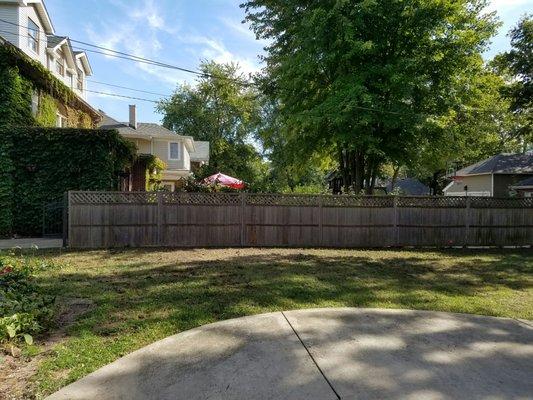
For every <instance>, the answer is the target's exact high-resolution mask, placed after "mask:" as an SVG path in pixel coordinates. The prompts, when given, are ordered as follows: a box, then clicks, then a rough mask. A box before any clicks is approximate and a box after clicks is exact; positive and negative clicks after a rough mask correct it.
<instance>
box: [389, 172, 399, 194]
mask: <svg viewBox="0 0 533 400" xmlns="http://www.w3.org/2000/svg"><path fill="white" fill-rule="evenodd" d="M399 173H400V166H399V165H396V166H394V170H393V173H392V180H391V183H390V191H391V192H394V188H396V182H397V181H398V174H399Z"/></svg>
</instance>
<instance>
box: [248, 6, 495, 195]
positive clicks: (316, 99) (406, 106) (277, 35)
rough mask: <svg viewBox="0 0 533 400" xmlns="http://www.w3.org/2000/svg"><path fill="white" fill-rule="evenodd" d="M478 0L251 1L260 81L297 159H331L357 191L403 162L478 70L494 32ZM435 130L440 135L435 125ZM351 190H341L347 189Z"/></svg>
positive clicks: (369, 186)
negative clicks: (260, 43) (261, 64)
mask: <svg viewBox="0 0 533 400" xmlns="http://www.w3.org/2000/svg"><path fill="white" fill-rule="evenodd" d="M486 3H487V2H486V1H484V0H403V1H400V0H248V1H246V2H245V3H244V4H243V5H242V6H243V7H244V9H245V11H246V14H247V17H246V18H247V20H248V21H249V22H250V23H251V26H252V29H253V30H254V31H255V33H256V35H257V36H258V37H260V38H264V39H267V40H269V41H270V42H271V44H270V45H269V46H268V47H267V48H266V50H267V55H266V56H265V61H266V67H265V69H264V74H263V79H262V85H263V89H264V91H265V93H266V94H268V95H270V96H271V97H272V98H275V99H276V100H277V101H278V102H279V104H280V113H281V117H282V119H283V135H284V139H285V140H286V142H287V143H296V145H293V146H292V148H295V149H297V151H298V152H299V153H300V154H301V157H302V158H305V159H307V158H308V157H309V155H310V154H328V155H334V156H335V158H336V159H337V161H338V164H339V166H340V169H341V171H342V173H343V175H344V177H345V179H344V182H345V184H347V183H348V182H349V179H348V178H349V177H352V178H353V182H352V186H353V189H354V190H355V191H356V192H360V191H361V190H362V189H365V190H366V191H367V193H371V192H372V189H373V185H374V182H375V180H376V177H377V175H378V171H379V170H380V167H381V165H382V164H383V163H385V162H392V163H395V164H399V165H409V164H410V163H412V161H413V158H414V157H415V156H416V148H417V146H418V145H419V144H420V142H421V140H422V139H424V136H423V135H425V134H427V132H428V130H427V129H426V126H427V124H428V123H429V124H434V120H435V116H441V115H446V114H448V113H449V110H450V108H451V106H452V105H453V104H455V102H456V97H457V96H458V92H457V90H459V91H460V88H458V87H457V84H456V82H457V76H459V75H462V76H464V75H465V72H467V73H469V74H471V75H475V74H477V73H479V71H480V70H481V67H482V60H481V55H480V54H481V52H482V51H483V50H484V49H485V47H486V45H487V43H488V40H489V38H490V37H491V36H492V35H493V34H494V32H495V29H496V26H497V24H496V21H495V16H494V14H484V13H483V8H484V7H485V5H486ZM434 132H438V131H437V130H435V131H434ZM346 189H348V188H346Z"/></svg>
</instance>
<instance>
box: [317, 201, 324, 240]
mask: <svg viewBox="0 0 533 400" xmlns="http://www.w3.org/2000/svg"><path fill="white" fill-rule="evenodd" d="M323 199H324V196H323V195H321V194H320V195H318V245H319V246H321V247H322V246H323V245H324V242H323V240H324V233H323V229H322V204H323Z"/></svg>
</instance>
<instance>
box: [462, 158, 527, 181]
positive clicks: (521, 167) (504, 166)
mask: <svg viewBox="0 0 533 400" xmlns="http://www.w3.org/2000/svg"><path fill="white" fill-rule="evenodd" d="M532 173H533V154H498V155H495V156H493V157H490V158H487V159H486V160H483V161H480V162H478V163H476V164H472V165H469V166H468V167H465V168H462V169H460V170H459V171H457V172H456V175H457V176H465V175H475V174H532Z"/></svg>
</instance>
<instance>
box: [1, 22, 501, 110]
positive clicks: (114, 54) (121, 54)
mask: <svg viewBox="0 0 533 400" xmlns="http://www.w3.org/2000/svg"><path fill="white" fill-rule="evenodd" d="M0 21H1V22H5V23H7V24H10V25H14V26H20V27H23V28H27V27H26V26H24V25H20V24H15V23H13V22H10V21H6V20H4V19H1V18H0ZM0 32H4V33H8V34H10V35H13V36H21V37H29V35H24V34H21V33H15V32H11V31H5V30H0ZM67 38H68V37H67ZM68 39H69V40H70V41H71V42H75V43H80V44H84V45H86V46H90V47H94V48H97V49H100V50H104V51H98V50H92V49H87V48H83V47H78V46H73V47H75V48H77V49H79V50H83V51H87V52H91V53H96V54H103V55H105V56H108V57H114V58H120V59H124V60H128V61H134V62H138V63H144V64H149V65H154V66H158V67H162V68H170V69H176V70H179V71H183V72H187V73H191V74H195V75H198V76H202V77H209V78H213V79H222V80H229V81H233V82H235V83H237V84H239V85H241V86H245V87H250V86H255V84H254V83H251V82H243V81H240V80H235V79H231V78H227V77H224V76H217V75H212V74H208V73H204V72H201V71H195V70H192V69H187V68H183V67H179V66H176V65H172V64H166V63H163V62H160V61H155V60H151V59H148V58H143V57H139V56H136V55H133V54H128V53H124V52H120V51H117V50H113V49H108V48H105V47H102V46H98V45H94V44H91V43H87V42H82V41H79V40H75V39H71V38H68ZM39 40H41V39H39ZM42 41H43V42H46V40H44V39H42ZM110 53H112V54H110ZM102 84H104V83H102ZM105 84H106V85H110V86H111V85H112V84H108V83H105ZM117 87H118V86H117ZM122 88H123V89H126V90H134V91H139V92H145V93H148V92H146V91H142V90H139V89H133V88H126V87H122ZM85 90H87V89H85ZM87 91H89V92H93V93H98V94H102V95H108V96H114V97H124V98H131V99H137V100H142V101H150V102H153V103H157V101H155V100H149V99H142V98H134V97H130V96H122V95H118V94H110V93H105V92H96V91H90V90H87ZM148 94H155V93H148ZM157 95H158V96H159V95H160V94H157ZM164 96H165V97H169V96H168V95H164ZM352 107H353V108H354V109H358V110H364V111H371V112H376V113H382V114H391V115H397V116H409V117H413V116H419V117H432V116H434V115H432V114H425V113H408V112H399V111H390V110H380V109H376V108H371V107H365V106H352ZM454 111H456V110H454ZM464 111H477V112H482V113H494V112H495V111H497V110H483V109H480V108H475V107H469V108H468V109H466V110H464Z"/></svg>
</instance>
